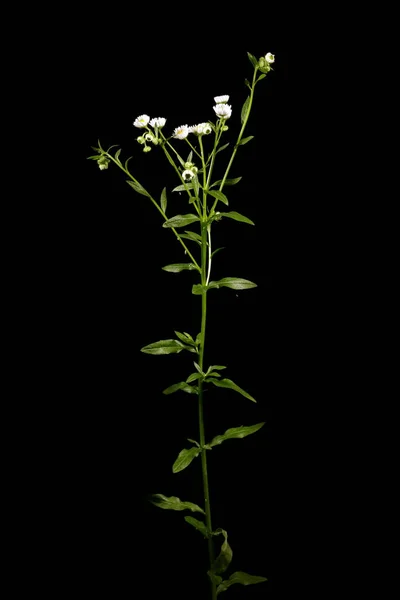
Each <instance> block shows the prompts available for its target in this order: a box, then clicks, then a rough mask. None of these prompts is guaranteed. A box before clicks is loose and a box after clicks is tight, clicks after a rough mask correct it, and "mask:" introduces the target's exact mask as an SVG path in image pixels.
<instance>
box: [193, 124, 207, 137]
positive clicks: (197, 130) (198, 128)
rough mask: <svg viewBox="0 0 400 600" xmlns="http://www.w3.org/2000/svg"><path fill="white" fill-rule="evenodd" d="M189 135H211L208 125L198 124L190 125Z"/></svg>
mask: <svg viewBox="0 0 400 600" xmlns="http://www.w3.org/2000/svg"><path fill="white" fill-rule="evenodd" d="M189 129H190V133H194V134H195V135H204V134H208V133H211V127H210V125H209V124H208V123H198V125H192V127H189Z"/></svg>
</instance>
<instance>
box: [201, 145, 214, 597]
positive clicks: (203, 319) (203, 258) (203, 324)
mask: <svg viewBox="0 0 400 600" xmlns="http://www.w3.org/2000/svg"><path fill="white" fill-rule="evenodd" d="M199 144H200V150H201V159H202V163H203V219H202V222H201V284H202V286H203V291H202V295H201V332H200V356H199V366H200V369H201V370H202V371H203V370H204V348H205V340H206V321H207V288H206V285H207V233H208V225H207V190H206V182H207V173H206V166H205V161H204V151H203V144H202V140H201V136H200V137H199ZM210 261H211V257H210ZM209 268H211V264H210V265H209ZM203 395H204V390H203V381H202V380H201V379H200V380H199V435H200V447H201V470H202V475H203V491H204V508H205V512H206V527H207V533H208V557H209V562H210V570H211V568H212V565H213V563H214V546H213V540H212V522H211V507H210V492H209V487H208V472H207V450H206V449H205V448H204V445H205V443H206V441H205V433H204V405H203ZM211 597H212V600H217V587H216V585H215V583H214V581H213V580H211Z"/></svg>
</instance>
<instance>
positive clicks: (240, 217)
mask: <svg viewBox="0 0 400 600" xmlns="http://www.w3.org/2000/svg"><path fill="white" fill-rule="evenodd" d="M221 215H222V216H223V217H228V218H229V219H234V220H235V221H240V222H241V223H248V224H249V225H254V222H253V221H252V220H251V219H249V218H248V217H245V216H244V215H241V214H240V213H238V212H236V210H231V211H230V212H227V213H225V212H223V213H221Z"/></svg>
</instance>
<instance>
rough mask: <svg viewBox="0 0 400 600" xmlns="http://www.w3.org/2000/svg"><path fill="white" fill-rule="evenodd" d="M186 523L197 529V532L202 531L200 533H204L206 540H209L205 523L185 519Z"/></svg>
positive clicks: (193, 519)
mask: <svg viewBox="0 0 400 600" xmlns="http://www.w3.org/2000/svg"><path fill="white" fill-rule="evenodd" d="M185 521H186V523H189V525H193V527H194V528H195V529H197V531H200V533H202V534H203V535H204V537H205V538H208V531H207V527H206V526H205V524H204V523H203V521H198V520H197V519H195V518H194V517H185Z"/></svg>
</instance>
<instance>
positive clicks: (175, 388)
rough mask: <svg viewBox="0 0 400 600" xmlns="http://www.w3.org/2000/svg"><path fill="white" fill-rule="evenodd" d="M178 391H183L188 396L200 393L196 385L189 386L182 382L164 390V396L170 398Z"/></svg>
mask: <svg viewBox="0 0 400 600" xmlns="http://www.w3.org/2000/svg"><path fill="white" fill-rule="evenodd" d="M178 390H182V392H186V393H187V394H197V393H198V391H199V390H198V388H197V387H196V386H195V385H188V384H187V382H186V381H180V382H179V383H174V384H173V385H170V386H169V387H167V388H165V390H163V394H165V395H166V396H169V395H170V394H173V393H174V392H177V391H178Z"/></svg>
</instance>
